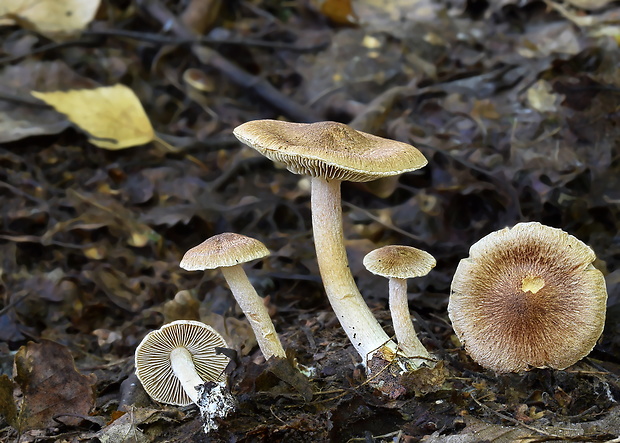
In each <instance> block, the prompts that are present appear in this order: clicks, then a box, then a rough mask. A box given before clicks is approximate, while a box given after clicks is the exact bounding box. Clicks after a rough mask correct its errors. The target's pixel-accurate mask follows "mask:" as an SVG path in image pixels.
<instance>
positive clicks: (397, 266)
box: [364, 245, 437, 278]
mask: <svg viewBox="0 0 620 443" xmlns="http://www.w3.org/2000/svg"><path fill="white" fill-rule="evenodd" d="M436 264H437V262H436V261H435V258H434V257H433V256H432V255H431V254H429V253H428V252H425V251H422V250H421V249H416V248H413V247H411V246H400V245H390V246H383V247H382V248H378V249H375V250H374V251H371V252H369V253H368V254H366V256H365V257H364V266H365V267H366V269H368V270H369V271H370V272H372V273H373V274H376V275H380V276H381V277H386V278H414V277H422V276H423V275H426V274H428V273H429V272H430V271H431V269H433V268H434V267H435V265H436Z"/></svg>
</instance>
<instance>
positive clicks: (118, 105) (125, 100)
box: [32, 84, 155, 150]
mask: <svg viewBox="0 0 620 443" xmlns="http://www.w3.org/2000/svg"><path fill="white" fill-rule="evenodd" d="M32 95H33V96H35V97H36V98H38V99H40V100H43V101H44V102H45V103H47V104H48V105H50V106H53V107H54V109H56V110H57V111H58V112H61V113H63V114H65V115H66V116H67V118H68V119H69V120H71V121H72V122H73V123H75V124H76V125H77V126H79V127H80V128H81V129H82V130H84V131H85V132H87V133H88V135H89V136H90V137H89V139H88V141H90V142H91V143H92V144H93V145H95V146H98V147H100V148H104V149H111V150H117V149H125V148H130V147H132V146H137V145H143V144H145V143H149V142H151V141H153V139H154V138H155V133H154V131H153V127H152V126H151V122H150V121H149V119H148V117H147V116H146V113H145V112H144V108H143V107H142V104H141V103H140V100H138V97H136V95H135V94H134V92H133V91H132V90H131V89H129V88H128V87H127V86H125V85H121V84H118V85H114V86H103V87H100V88H95V89H78V90H72V91H66V92H64V91H56V92H36V91H32Z"/></svg>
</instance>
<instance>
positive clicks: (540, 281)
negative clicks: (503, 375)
mask: <svg viewBox="0 0 620 443" xmlns="http://www.w3.org/2000/svg"><path fill="white" fill-rule="evenodd" d="M469 252H470V255H469V258H466V259H463V260H461V262H460V263H459V265H458V267H457V270H456V273H455V275H454V279H453V280H452V290H451V294H450V301H449V304H448V314H449V316H450V320H451V321H452V326H453V327H454V331H455V332H456V335H457V337H458V338H459V339H460V340H461V343H462V344H463V345H464V346H465V349H466V351H467V352H468V353H469V354H470V355H471V357H472V358H473V359H474V360H475V361H476V362H478V363H479V364H480V365H482V366H484V367H486V368H489V369H493V370H495V371H497V372H519V371H527V370H528V369H531V368H532V367H534V368H546V367H549V368H555V369H564V368H566V367H568V366H570V365H572V364H574V363H576V362H577V361H578V360H580V359H581V358H583V357H584V356H586V355H587V354H588V353H589V352H590V351H591V350H592V348H593V347H594V345H595V344H596V341H597V339H598V338H599V337H600V335H601V333H602V332H603V326H604V322H605V305H606V301H607V290H606V288H605V280H604V278H603V274H602V273H601V272H600V271H598V270H597V269H595V268H594V266H592V262H593V261H594V260H595V258H596V257H595V255H594V251H592V249H590V248H589V247H588V246H587V245H585V244H584V243H583V242H581V241H579V240H578V239H576V238H575V237H573V236H571V235H569V234H567V233H566V232H564V231H562V230H561V229H556V228H551V227H548V226H544V225H541V224H540V223H536V222H531V223H519V224H517V225H516V226H514V227H513V228H512V229H509V228H505V229H502V230H500V231H497V232H493V233H491V234H489V235H487V236H486V237H484V238H482V239H481V240H479V241H478V242H477V243H476V244H474V245H473V246H472V247H471V249H470V251H469Z"/></svg>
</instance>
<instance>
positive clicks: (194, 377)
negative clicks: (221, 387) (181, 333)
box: [170, 347, 204, 403]
mask: <svg viewBox="0 0 620 443" xmlns="http://www.w3.org/2000/svg"><path fill="white" fill-rule="evenodd" d="M170 364H171V365H172V372H174V375H176V377H177V378H178V379H179V381H180V382H181V386H183V390H184V391H185V393H186V394H187V395H188V397H189V398H191V399H192V401H193V402H194V403H197V402H198V389H197V388H199V387H200V385H202V384H203V383H204V380H203V379H202V378H200V375H198V372H196V367H195V366H194V361H193V360H192V354H191V353H190V352H189V351H188V350H187V349H185V348H183V347H180V348H175V349H173V350H172V352H170Z"/></svg>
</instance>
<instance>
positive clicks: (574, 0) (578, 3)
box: [566, 0, 613, 11]
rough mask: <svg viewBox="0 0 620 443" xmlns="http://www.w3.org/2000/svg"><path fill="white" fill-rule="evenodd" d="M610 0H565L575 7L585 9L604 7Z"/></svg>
mask: <svg viewBox="0 0 620 443" xmlns="http://www.w3.org/2000/svg"><path fill="white" fill-rule="evenodd" d="M612 1H613V0H566V2H567V3H570V4H571V5H573V6H575V7H577V8H580V9H587V10H589V11H591V10H595V9H601V8H604V7H605V6H607V5H608V4H610V3H611V2H612Z"/></svg>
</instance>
